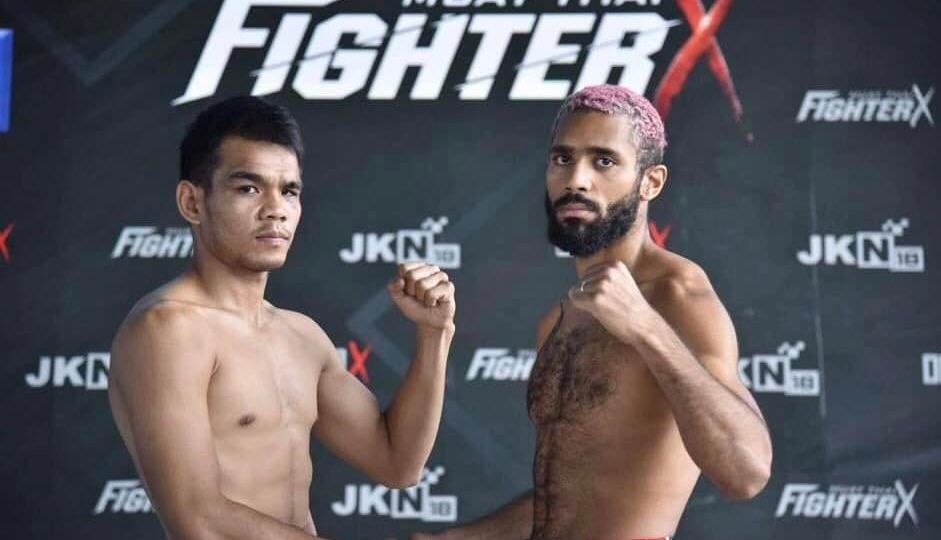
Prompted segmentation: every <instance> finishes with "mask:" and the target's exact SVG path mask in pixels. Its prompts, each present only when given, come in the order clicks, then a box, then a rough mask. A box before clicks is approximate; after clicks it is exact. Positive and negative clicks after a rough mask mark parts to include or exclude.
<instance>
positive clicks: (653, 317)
mask: <svg viewBox="0 0 941 540" xmlns="http://www.w3.org/2000/svg"><path fill="white" fill-rule="evenodd" d="M660 321H662V319H661V318H660V314H659V313H657V311H656V310H654V309H653V308H652V307H650V306H645V307H644V308H643V309H641V310H639V311H638V312H637V313H636V314H634V315H633V316H631V317H629V318H628V322H627V324H625V325H624V327H623V330H622V332H621V335H620V336H618V337H620V338H621V341H623V342H624V343H626V344H628V345H633V346H638V345H643V344H646V343H650V342H651V341H652V340H653V339H654V338H655V335H656V333H657V325H658V323H659V322H660Z"/></svg>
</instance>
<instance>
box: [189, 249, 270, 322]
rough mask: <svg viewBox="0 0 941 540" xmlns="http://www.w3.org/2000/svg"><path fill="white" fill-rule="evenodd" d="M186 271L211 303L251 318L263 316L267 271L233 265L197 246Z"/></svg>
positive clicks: (256, 319) (253, 319)
mask: <svg viewBox="0 0 941 540" xmlns="http://www.w3.org/2000/svg"><path fill="white" fill-rule="evenodd" d="M187 273H188V274H190V276H191V277H192V278H193V279H194V280H195V281H196V283H197V284H198V286H199V288H200V289H201V290H202V291H203V293H204V294H205V295H206V297H207V300H208V301H209V302H211V303H212V304H213V306H214V307H218V308H221V309H225V310H227V311H232V312H235V313H237V314H239V315H240V316H242V317H244V318H246V319H248V320H251V321H254V322H258V323H260V322H261V321H262V320H263V316H264V314H265V286H266V285H267V284H268V272H257V271H252V270H246V269H243V268H234V267H232V266H230V265H227V264H225V263H223V262H222V261H220V260H219V259H217V258H216V257H214V256H213V255H212V254H210V253H208V252H206V250H203V249H199V248H198V247H197V249H196V250H195V253H194V255H193V264H192V266H191V267H190V269H189V270H188V271H187Z"/></svg>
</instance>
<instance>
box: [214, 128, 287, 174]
mask: <svg viewBox="0 0 941 540" xmlns="http://www.w3.org/2000/svg"><path fill="white" fill-rule="evenodd" d="M216 152H217V157H218V167H217V170H218V171H219V172H221V173H223V174H225V173H228V172H231V171H234V170H237V169H239V170H245V171H251V172H254V173H258V174H260V175H262V176H272V177H281V178H291V179H296V178H297V177H299V176H300V167H299V164H298V162H297V156H296V155H295V154H294V150H292V149H290V148H287V147H284V146H281V145H279V144H274V143H270V142H262V141H252V140H249V139H243V138H241V137H226V138H225V139H223V140H222V143H220V144H219V148H218V150H217V151H216Z"/></svg>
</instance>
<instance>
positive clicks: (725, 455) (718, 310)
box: [633, 269, 771, 499]
mask: <svg viewBox="0 0 941 540" xmlns="http://www.w3.org/2000/svg"><path fill="white" fill-rule="evenodd" d="M651 303H652V304H653V305H654V307H655V308H656V311H654V310H650V311H649V316H647V317H642V318H641V320H642V321H643V322H642V323H641V324H642V329H641V330H640V331H639V332H637V333H636V334H637V335H639V336H640V338H639V339H636V340H634V342H633V345H634V346H635V347H636V348H637V350H638V351H639V352H640V354H641V356H642V357H643V358H644V360H645V361H646V363H647V365H648V367H649V368H650V371H651V372H652V373H653V375H654V377H655V378H656V380H657V383H658V384H659V385H660V388H661V389H662V390H663V394H664V396H666V399H667V401H668V402H669V404H670V408H671V409H672V411H673V415H674V417H675V418H676V422H677V425H678V427H679V430H680V435H681V436H682V438H683V442H684V444H685V446H686V449H687V451H688V452H689V454H690V456H691V457H692V458H693V461H695V462H696V464H697V465H698V466H699V467H700V469H702V471H703V474H705V475H706V476H707V477H708V478H709V479H710V480H712V481H713V482H714V483H715V484H716V485H717V486H718V487H719V488H720V490H721V491H722V492H723V494H724V495H726V496H728V497H730V498H734V499H744V498H751V497H753V496H755V495H756V494H757V493H758V492H760V491H761V489H762V488H763V487H764V485H765V484H766V483H767V481H768V477H769V475H770V470H771V440H770V437H769V434H768V428H767V426H766V425H765V422H764V419H763V417H762V415H761V412H760V410H759V409H758V405H757V404H756V403H755V400H754V398H752V396H751V394H749V392H748V390H747V389H746V388H745V387H744V386H743V385H742V383H741V381H739V379H738V371H737V365H738V345H737V343H736V338H735V329H734V328H733V326H732V321H731V320H730V318H729V316H728V313H727V312H726V310H725V308H724V307H723V306H722V303H721V302H720V301H719V298H718V297H717V296H716V294H715V292H714V291H713V290H712V287H711V286H710V285H709V282H708V279H707V278H706V276H705V274H704V273H702V271H701V270H698V269H697V271H696V272H694V273H692V275H691V276H688V277H686V278H685V279H682V280H674V281H670V282H668V283H667V284H665V285H664V286H662V287H660V290H658V291H657V292H655V293H654V295H652V297H651ZM658 312H659V313H658Z"/></svg>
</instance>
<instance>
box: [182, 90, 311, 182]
mask: <svg viewBox="0 0 941 540" xmlns="http://www.w3.org/2000/svg"><path fill="white" fill-rule="evenodd" d="M230 136H236V137H242V138H243V139H248V140H251V141H260V142H269V143H273V144H278V145H281V146H284V147H285V148H290V149H291V150H293V151H294V154H295V155H296V156H297V163H298V166H299V167H300V166H301V165H302V161H303V158H304V143H303V142H302V141H301V129H300V127H299V126H298V125H297V120H295V119H294V117H293V116H291V113H290V112H288V110H287V109H285V108H284V107H281V106H280V105H275V104H273V103H269V102H267V101H265V100H263V99H261V98H257V97H254V96H237V97H233V98H229V99H226V100H225V101H221V102H219V103H216V104H215V105H212V106H211V107H209V108H208V109H206V110H204V111H203V112H201V113H199V116H197V117H196V120H194V121H193V123H192V124H190V126H189V127H188V128H187V129H186V135H185V136H184V137H183V142H182V143H180V179H182V180H189V181H190V182H192V183H194V184H196V185H198V186H201V187H202V188H203V189H205V190H207V191H208V190H209V189H210V188H211V187H212V173H213V171H215V169H216V166H217V165H218V161H219V159H218V155H217V150H218V149H219V145H220V144H222V140H223V139H225V138H226V137H230Z"/></svg>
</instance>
